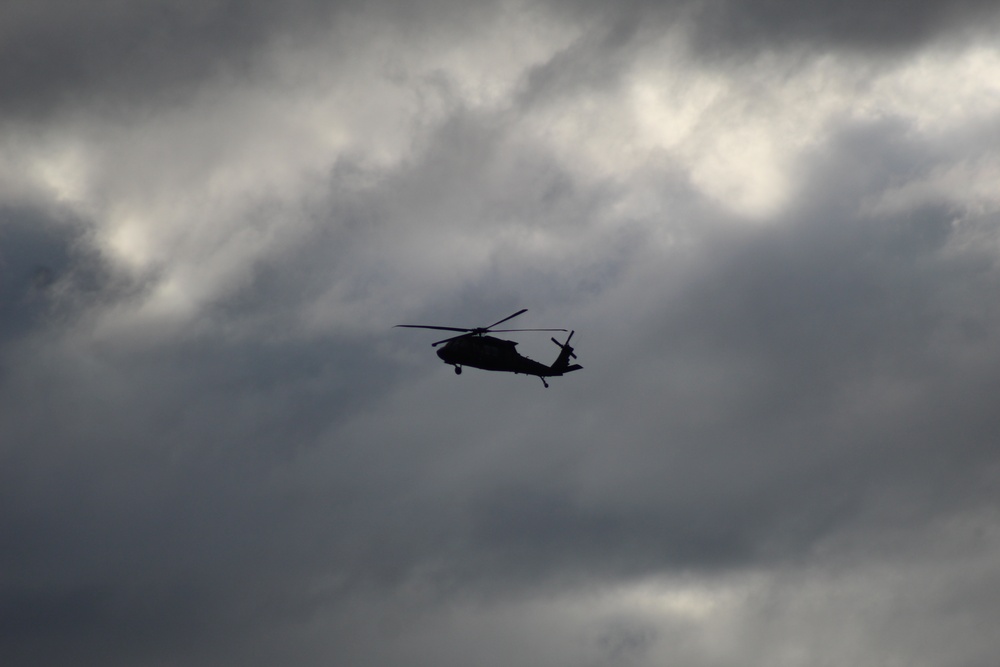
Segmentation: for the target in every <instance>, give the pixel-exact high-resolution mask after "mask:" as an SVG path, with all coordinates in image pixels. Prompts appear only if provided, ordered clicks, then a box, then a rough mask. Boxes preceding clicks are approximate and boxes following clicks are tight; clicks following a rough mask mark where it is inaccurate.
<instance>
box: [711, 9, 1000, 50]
mask: <svg viewBox="0 0 1000 667" xmlns="http://www.w3.org/2000/svg"><path fill="white" fill-rule="evenodd" d="M696 6H697V9H696V10H695V15H696V16H697V19H696V22H697V28H696V33H697V34H698V36H699V41H700V43H701V44H702V45H703V46H704V47H706V48H708V49H711V50H717V51H729V50H731V49H734V48H736V49H738V48H742V47H752V48H756V49H768V48H773V47H774V46H778V47H782V46H796V47H804V48H806V49H827V48H847V49H852V48H859V49H863V50H866V51H874V52H878V51H898V50H907V49H910V48H913V47H916V46H918V45H920V44H922V43H924V42H928V41H933V40H935V39H938V38H940V37H943V36H947V35H948V34H949V33H957V34H958V35H959V36H961V35H963V34H965V33H967V32H969V31H975V29H977V28H978V27H979V26H982V25H984V24H986V23H988V22H989V21H990V20H991V19H992V18H993V17H995V16H996V15H997V12H998V8H997V6H996V3H994V2H991V1H990V0H963V1H960V2H947V3H934V2H927V3H924V2H918V3H914V2H909V1H908V0H876V1H875V2H838V1H836V0H828V1H827V0H824V1H822V2H808V3H802V2H795V1H794V0H750V1H749V2H740V1H736V0H734V1H729V0H716V1H712V0H709V1H708V2H704V3H698V4H697V5H696Z"/></svg>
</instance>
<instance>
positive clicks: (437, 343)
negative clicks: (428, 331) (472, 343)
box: [431, 333, 472, 347]
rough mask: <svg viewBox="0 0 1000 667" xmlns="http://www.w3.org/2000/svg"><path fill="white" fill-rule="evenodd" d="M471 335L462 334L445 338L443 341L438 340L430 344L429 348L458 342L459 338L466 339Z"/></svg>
mask: <svg viewBox="0 0 1000 667" xmlns="http://www.w3.org/2000/svg"><path fill="white" fill-rule="evenodd" d="M471 335H472V334H471V333H464V334H459V335H458V336H452V337H451V338H445V339H444V340H439V341H438V342H436V343H431V347H437V346H438V345H440V344H441V343H447V342H448V341H452V340H458V339H459V338H466V337H468V336H471Z"/></svg>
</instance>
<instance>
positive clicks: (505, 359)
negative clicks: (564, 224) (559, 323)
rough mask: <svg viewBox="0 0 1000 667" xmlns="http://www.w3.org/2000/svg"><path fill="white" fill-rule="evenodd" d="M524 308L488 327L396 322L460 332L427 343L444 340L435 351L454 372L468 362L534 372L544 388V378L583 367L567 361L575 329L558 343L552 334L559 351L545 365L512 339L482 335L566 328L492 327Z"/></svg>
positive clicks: (495, 368)
mask: <svg viewBox="0 0 1000 667" xmlns="http://www.w3.org/2000/svg"><path fill="white" fill-rule="evenodd" d="M526 312H528V309H527V308H523V309H521V310H519V311H517V312H516V313H514V314H513V315H508V316H507V317H505V318H503V319H502V320H500V321H498V322H494V323H493V324H491V325H489V326H488V327H475V328H472V329H464V328H461V327H438V326H431V325H426V324H397V325H396V326H397V327H403V328H407V329H438V330H441V331H461V332H463V333H460V334H459V335H457V336H452V337H451V338H445V339H444V340H439V341H437V342H436V343H431V347H437V346H438V345H441V344H442V343H444V344H445V345H444V347H442V348H441V349H440V350H438V351H437V355H438V356H439V357H440V358H441V360H442V361H443V362H444V363H446V364H451V365H452V366H454V367H455V374H456V375H461V374H462V366H472V367H473V368H481V369H483V370H486V371H504V372H507V373H516V374H523V375H536V376H538V378H539V379H540V380H541V381H542V384H544V385H545V386H546V388H548V386H549V383H548V382H546V381H545V378H547V377H555V376H559V375H563V374H565V373H569V372H572V371H578V370H580V369H581V368H583V366H581V365H579V364H572V365H571V364H570V363H569V360H570V359H571V358H573V359H576V355H575V354H573V348H572V347H570V344H569V341H570V338H572V337H573V334H574V333H576V332H575V331H571V332H570V334H569V336H568V337H567V338H566V342H565V343H560V342H559V341H557V340H556V339H555V338H553V339H552V342H553V343H555V344H556V345H558V346H559V348H560V350H561V351H560V352H559V356H558V357H557V358H556V360H555V361H554V362H553V363H552V365H551V366H546V365H545V364H541V363H538V362H537V361H534V360H532V359H529V358H528V357H524V356H521V355H520V354H518V352H517V350H515V349H514V348H515V347H516V346H517V343H515V342H514V341H511V340H502V339H500V338H494V337H493V336H487V335H486V334H488V333H508V332H512V331H566V329H494V328H493V327H495V326H498V325H500V324H503V323H504V322H506V321H507V320H510V319H513V318H515V317H517V316H518V315H522V314H524V313H526Z"/></svg>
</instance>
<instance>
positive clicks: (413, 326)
mask: <svg viewBox="0 0 1000 667" xmlns="http://www.w3.org/2000/svg"><path fill="white" fill-rule="evenodd" d="M397 327H401V328H404V329H438V330H440V331H473V329H463V328H461V327H434V326H431V325H429V324H397V325H396V326H395V327H393V329H395V328H397Z"/></svg>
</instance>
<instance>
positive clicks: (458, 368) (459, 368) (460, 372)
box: [455, 366, 462, 375]
mask: <svg viewBox="0 0 1000 667" xmlns="http://www.w3.org/2000/svg"><path fill="white" fill-rule="evenodd" d="M461 374H462V367H461V366H455V375H461Z"/></svg>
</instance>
